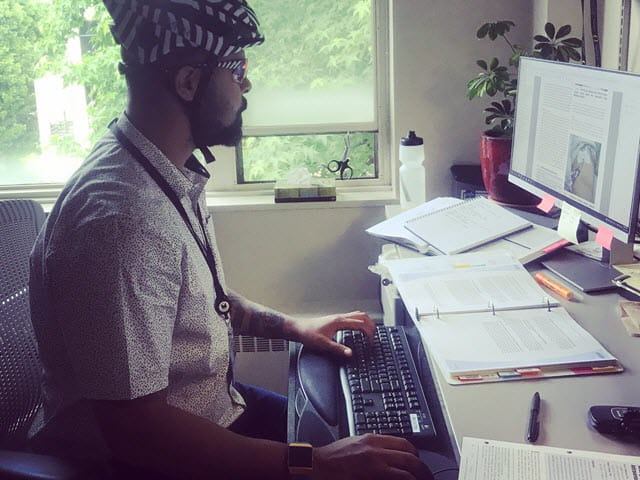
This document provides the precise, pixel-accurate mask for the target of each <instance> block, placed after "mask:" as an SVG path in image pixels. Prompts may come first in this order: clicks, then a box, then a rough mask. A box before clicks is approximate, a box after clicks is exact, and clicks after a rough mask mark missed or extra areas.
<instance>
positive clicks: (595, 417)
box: [589, 405, 640, 438]
mask: <svg viewBox="0 0 640 480" xmlns="http://www.w3.org/2000/svg"><path fill="white" fill-rule="evenodd" d="M589 425H591V426H592V427H593V428H595V429H596V430H597V431H598V432H600V433H607V434H611V435H618V436H622V437H626V438H630V437H635V438H640V407H629V406H622V405H594V406H593V407H591V408H589Z"/></svg>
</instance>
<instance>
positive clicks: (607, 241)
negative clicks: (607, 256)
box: [596, 225, 613, 250]
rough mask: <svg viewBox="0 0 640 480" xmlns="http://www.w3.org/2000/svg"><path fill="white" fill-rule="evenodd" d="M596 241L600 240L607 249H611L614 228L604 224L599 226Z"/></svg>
mask: <svg viewBox="0 0 640 480" xmlns="http://www.w3.org/2000/svg"><path fill="white" fill-rule="evenodd" d="M596 242H598V243H599V244H600V245H602V246H603V247H604V248H606V249H607V250H611V243H612V242H613V230H611V229H610V228H608V227H606V226H604V225H600V226H599V227H598V233H597V234H596Z"/></svg>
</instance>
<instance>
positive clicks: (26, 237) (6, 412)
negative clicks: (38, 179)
mask: <svg viewBox="0 0 640 480" xmlns="http://www.w3.org/2000/svg"><path fill="white" fill-rule="evenodd" d="M43 221H44V212H43V210H42V207H41V206H40V205H39V204H38V203H36V202H33V201H31V200H4V201H0V448H15V447H18V448H19V447H21V446H22V445H23V444H24V443H25V442H26V436H27V433H28V431H29V427H30V426H31V423H32V422H33V419H34V417H35V415H36V413H37V412H38V409H39V408H40V405H41V385H40V383H41V380H42V365H41V363H40V359H39V356H38V349H37V343H36V339H35V335H34V333H33V327H32V325H31V316H30V309H29V254H30V253H31V249H32V248H33V244H34V242H35V239H36V236H37V234H38V231H39V230H40V227H41V226H42V224H43Z"/></svg>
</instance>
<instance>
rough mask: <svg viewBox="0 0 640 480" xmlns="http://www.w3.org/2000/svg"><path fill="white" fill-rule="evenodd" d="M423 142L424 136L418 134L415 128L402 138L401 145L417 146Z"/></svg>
mask: <svg viewBox="0 0 640 480" xmlns="http://www.w3.org/2000/svg"><path fill="white" fill-rule="evenodd" d="M422 144H424V142H423V141H422V138H421V137H418V136H416V132H414V131H413V130H409V135H407V136H406V137H402V140H401V141H400V145H404V146H405V147H415V146H417V145H422Z"/></svg>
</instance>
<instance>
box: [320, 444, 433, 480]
mask: <svg viewBox="0 0 640 480" xmlns="http://www.w3.org/2000/svg"><path fill="white" fill-rule="evenodd" d="M311 478H312V479H314V480H325V479H326V480H328V479H331V480H360V479H362V480H365V479H366V480H378V479H379V480H395V479H399V480H405V479H406V480H412V479H415V480H433V475H432V474H431V472H430V471H429V469H428V468H427V466H426V465H425V464H424V463H422V461H421V460H420V458H419V457H418V452H417V450H416V449H415V447H414V446H413V445H411V443H409V442H408V441H407V440H405V439H403V438H398V437H390V436H386V435H372V434H367V435H362V436H357V437H347V438H343V439H341V440H338V441H337V442H334V443H331V444H329V445H326V446H324V447H319V448H315V449H314V451H313V475H312V477H311Z"/></svg>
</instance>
